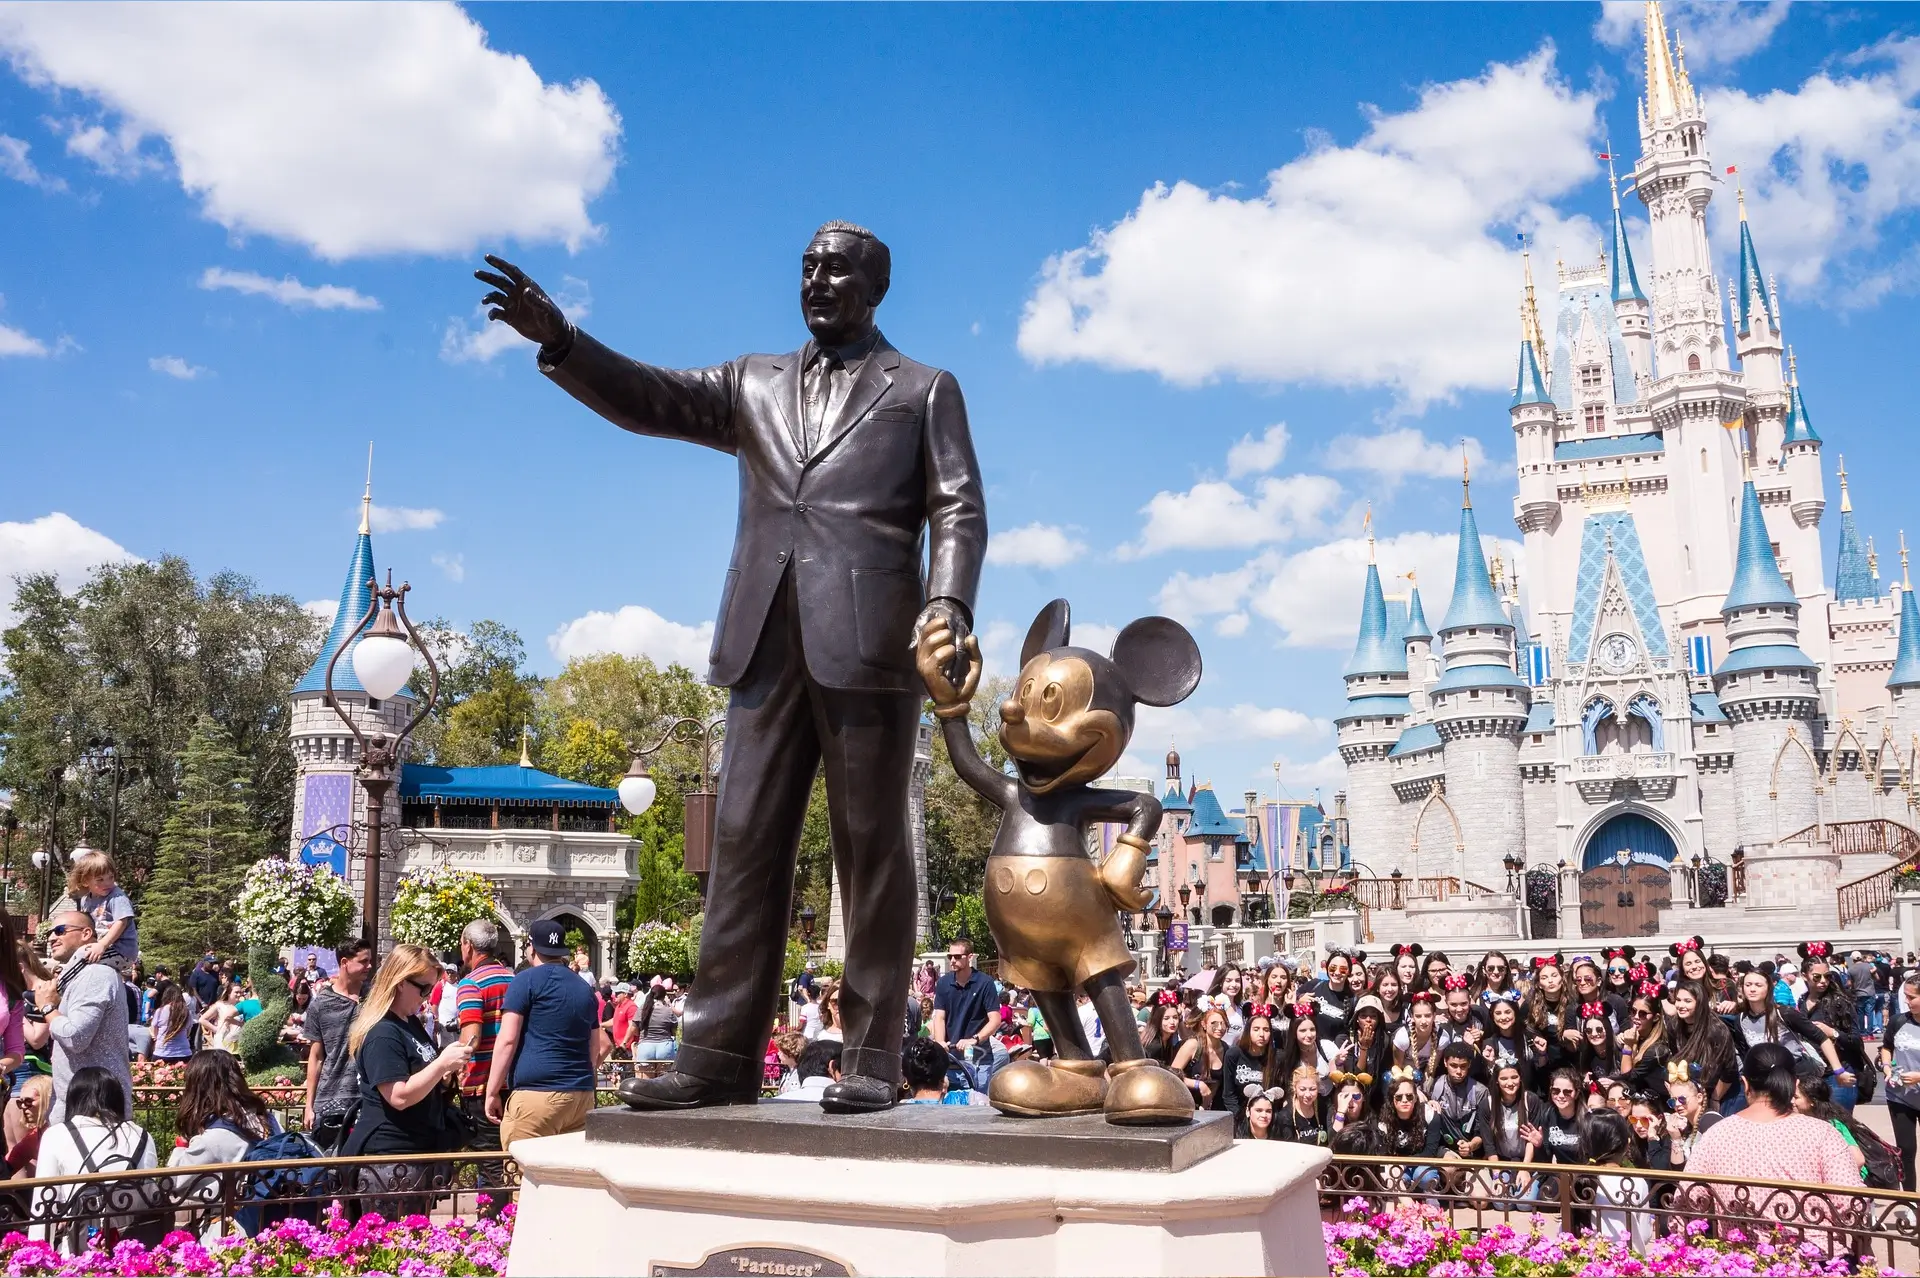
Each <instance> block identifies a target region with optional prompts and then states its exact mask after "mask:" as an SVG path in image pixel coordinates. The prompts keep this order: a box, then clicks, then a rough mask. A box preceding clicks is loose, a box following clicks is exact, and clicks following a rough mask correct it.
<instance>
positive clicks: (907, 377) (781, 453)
mask: <svg viewBox="0 0 1920 1278" xmlns="http://www.w3.org/2000/svg"><path fill="white" fill-rule="evenodd" d="M814 349H815V348H814V344H813V343H812V342H811V341H809V342H808V343H807V344H806V345H805V346H804V347H802V348H801V349H800V350H797V351H793V352H791V353H789V354H786V355H743V356H741V357H740V358H739V359H736V360H734V361H732V362H731V363H727V364H720V365H716V366H714V367H712V368H698V369H685V370H680V369H666V368H655V367H653V366H651V365H648V364H642V363H639V362H638V361H636V360H632V359H629V358H627V357H626V356H624V355H621V354H619V353H617V352H615V351H612V350H609V349H608V348H607V347H606V346H604V345H602V344H601V343H599V342H597V341H595V340H594V339H593V338H592V337H589V336H588V335H587V334H586V333H579V332H576V334H575V335H574V340H573V346H572V348H571V349H570V350H569V351H568V352H567V353H566V355H565V356H564V357H562V358H561V360H560V361H559V362H558V363H557V364H555V365H552V366H547V365H542V369H541V371H543V372H545V373H546V374H547V376H549V377H550V378H552V379H553V380H554V381H555V382H556V383H558V384H559V385H560V386H561V387H562V388H563V389H565V390H566V391H567V393H568V394H570V395H572V396H573V397H574V398H575V399H578V400H579V401H580V402H581V403H583V404H585V405H586V406H587V407H589V408H591V409H593V410H594V411H595V412H597V413H599V414H600V415H601V416H602V417H605V418H606V419H607V420H608V421H611V422H613V423H614V424H615V425H617V426H621V427H624V428H625V429H627V430H630V431H634V432H636V433H637V434H642V435H657V436H662V437H665V438H669V439H683V440H687V441H689V442H691V443H695V444H704V445H706V446H707V447H709V448H717V449H719V450H720V451H721V452H725V453H732V454H733V455H734V456H735V457H737V458H738V459H739V462H740V521H739V526H738V528H737V529H736V531H735V533H734V543H733V562H732V564H731V565H730V566H729V567H728V569H727V577H726V583H725V585H724V587H723V588H722V590H721V593H720V612H719V616H718V618H717V622H716V625H715V626H714V632H713V650H712V652H711V653H710V654H709V658H708V659H709V661H710V663H711V668H710V670H709V671H708V676H707V677H708V681H709V682H711V683H713V684H716V685H719V686H723V687H725V686H731V685H733V684H734V683H737V682H738V681H739V680H740V678H741V676H742V675H743V674H744V673H745V671H746V669H747V663H748V662H749V661H750V660H752V658H753V653H754V648H755V646H756V645H757V644H758V642H759V639H760V632H761V629H762V627H763V625H764V623H765V621H766V618H767V613H768V608H769V606H770V605H771V604H772V602H773V597H774V592H775V591H776V590H778V589H779V588H780V582H781V578H782V577H783V576H784V575H785V574H786V573H788V572H792V573H793V574H794V581H793V585H794V597H795V599H796V600H797V601H798V607H799V611H800V629H801V638H802V642H803V645H804V648H805V653H806V663H807V670H808V673H809V674H811V675H812V677H813V679H814V681H815V682H816V683H818V684H820V685H822V686H824V687H828V688H838V689H845V690H865V691H874V692H910V693H915V694H917V693H919V691H920V683H919V679H918V676H917V675H916V674H915V671H914V666H913V654H912V651H911V643H912V632H913V622H914V619H915V617H916V616H917V615H918V614H919V611H920V609H921V607H922V604H923V601H924V600H925V599H927V598H940V597H942V596H944V597H946V598H949V599H954V600H957V601H959V603H961V604H962V605H963V606H964V607H965V608H966V609H967V611H968V614H969V617H970V616H971V613H972V609H973V601H974V592H975V590H976V589H977V588H978V586H979V582H980V565H981V562H982V560H983V559H984V558H985V555H986V548H987V520H986V508H985V503H984V502H983V500H982V497H981V492H980V475H979V463H978V462H977V461H976V460H975V458H974V453H973V440H972V437H971V436H970V434H969V433H968V429H967V408H966V404H965V402H964V401H963V400H962V399H961V396H960V386H959V384H958V383H957V382H956V381H954V379H953V375H952V374H951V373H947V372H944V371H942V370H940V369H936V368H928V367H927V366H926V365H924V364H919V363H915V362H914V361H913V360H910V359H908V358H906V357H905V356H903V355H902V354H900V352H899V351H897V350H895V349H894V348H893V346H892V345H891V344H889V343H888V342H887V340H886V338H885V337H884V336H882V337H880V338H879V340H878V342H877V343H876V344H875V346H874V348H873V350H872V351H871V352H870V353H869V354H868V356H867V358H866V359H865V361H863V362H862V364H861V367H860V372H859V375H858V376H857V377H856V378H855V379H854V382H853V385H852V386H851V388H850V390H849V392H848V394H847V397H846V399H845V401H844V403H843V404H841V406H840V407H839V409H838V411H836V412H835V413H834V414H833V415H832V417H831V419H829V420H828V421H826V422H825V423H824V424H823V426H822V429H821V431H820V437H819V440H818V442H817V443H816V445H815V447H814V449H813V451H812V452H811V453H808V452H807V451H806V449H805V443H804V438H805V437H804V435H803V433H802V432H803V430H804V426H803V423H802V419H801V373H802V371H803V370H804V369H805V367H806V365H807V361H808V360H809V359H811V358H812V356H813V353H814ZM923 542H924V547H925V549H924V552H923ZM923 553H924V559H925V582H924V590H923V588H922V576H921V569H922V559H923Z"/></svg>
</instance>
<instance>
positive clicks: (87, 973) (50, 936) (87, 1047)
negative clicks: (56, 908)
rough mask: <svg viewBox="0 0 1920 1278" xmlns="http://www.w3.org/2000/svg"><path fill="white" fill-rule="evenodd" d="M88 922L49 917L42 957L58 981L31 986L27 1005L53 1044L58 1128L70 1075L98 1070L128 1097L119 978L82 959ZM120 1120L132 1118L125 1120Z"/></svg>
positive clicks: (71, 916) (66, 914)
mask: <svg viewBox="0 0 1920 1278" xmlns="http://www.w3.org/2000/svg"><path fill="white" fill-rule="evenodd" d="M94 939H95V938H94V931H93V920H92V919H91V918H89V917H88V916H87V915H85V914H82V913H80V912H79V911H78V910H65V911H62V912H61V913H59V914H56V915H54V916H53V926H52V927H50V928H48V929H47V951H48V953H49V954H51V955H52V957H53V961H54V965H55V966H56V967H57V968H58V969H59V975H58V976H56V977H51V978H48V979H46V980H40V981H35V982H34V985H33V1001H34V1002H35V1003H36V1004H37V1005H38V1006H39V1007H40V1008H41V1010H42V1011H44V1012H45V1013H46V1017H47V1032H48V1033H49V1034H50V1035H51V1036H52V1038H53V1111H52V1113H51V1114H50V1115H49V1116H48V1120H47V1121H48V1123H49V1124H50V1125H53V1126H58V1125H59V1124H60V1123H61V1122H62V1121H63V1120H64V1119H65V1118H66V1114H67V1087H68V1086H69V1085H70V1084H71V1083H72V1081H73V1075H74V1071H76V1070H79V1069H83V1068H85V1067H86V1066H88V1065H98V1066H100V1068H102V1069H104V1070H106V1071H107V1072H109V1073H111V1074H113V1075H114V1076H115V1077H116V1078H118V1079H119V1080H120V1086H121V1087H123V1088H124V1089H126V1095H127V1096H129V1097H131V1096H132V1095H133V1069H132V1067H131V1066H130V1065H129V1064H128V1060H127V999H126V995H125V994H124V993H122V991H121V981H120V973H118V972H116V971H115V970H114V969H113V968H111V967H108V966H107V965H106V964H105V963H89V962H88V961H87V959H86V956H85V955H84V954H83V953H82V951H83V950H85V949H86V948H87V947H88V946H89V945H92V944H93V942H94ZM126 1117H128V1118H131V1117H133V1115H132V1114H127V1115H126Z"/></svg>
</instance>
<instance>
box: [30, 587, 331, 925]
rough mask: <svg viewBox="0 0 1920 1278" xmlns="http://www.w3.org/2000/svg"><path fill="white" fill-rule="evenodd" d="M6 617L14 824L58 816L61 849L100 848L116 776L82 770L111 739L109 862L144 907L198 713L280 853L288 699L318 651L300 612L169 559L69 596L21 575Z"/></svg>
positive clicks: (285, 810) (282, 598) (287, 807)
mask: <svg viewBox="0 0 1920 1278" xmlns="http://www.w3.org/2000/svg"><path fill="white" fill-rule="evenodd" d="M13 611H14V612H15V614H16V615H17V616H18V618H19V620H18V622H17V624H15V625H14V626H13V627H11V628H10V629H8V630H7V631H5V633H4V634H0V669H4V671H5V676H4V682H0V790H9V791H11V792H12V793H13V796H14V800H15V807H16V811H17V813H18V815H19V817H20V820H21V823H22V824H23V825H25V826H27V827H29V828H32V829H35V830H43V829H44V828H45V827H46V823H47V821H48V818H49V817H50V816H51V817H54V818H55V819H56V820H55V838H54V845H55V848H56V850H60V851H64V850H65V849H67V848H71V847H72V846H73V845H74V844H75V843H76V842H77V841H78V835H79V830H80V826H81V823H82V822H83V821H84V822H85V823H86V826H87V829H88V833H89V838H90V841H91V842H93V843H94V844H95V845H96V846H104V845H105V843H106V834H107V831H108V828H109V808H110V805H111V803H112V793H113V779H112V772H111V770H109V769H106V768H95V767H88V766H86V765H85V763H84V760H85V758H86V757H87V755H88V753H89V751H88V747H89V745H90V744H91V743H94V742H98V741H102V740H105V739H111V740H112V742H113V743H114V748H115V752H116V753H117V755H118V757H119V761H120V763H121V765H122V769H123V772H122V775H123V776H124V779H125V784H124V786H123V788H122V792H121V795H120V820H119V833H118V845H117V848H116V851H117V852H118V854H119V856H120V859H121V861H122V862H123V866H122V876H121V877H122V879H123V880H124V881H125V882H126V884H127V887H128V891H129V892H130V893H131V894H132V895H133V896H134V898H135V899H136V901H137V900H139V899H140V898H141V895H142V892H143V886H142V885H143V884H144V882H145V881H146V878H147V875H148V874H149V872H150V871H151V870H152V868H153V864H154V858H155V856H156V854H157V850H158V845H159V841H160V837H161V829H162V825H163V823H164V822H165V821H166V819H167V815H168V812H169V810H170V808H171V806H172V804H173V802H174V800H175V799H176V798H177V797H178V795H179V793H180V784H181V777H182V772H181V766H180V760H181V755H182V753H183V751H184V750H185V749H186V747H187V743H188V741H189V739H190V738H191V737H192V736H193V734H194V731H195V725H196V724H197V722H198V721H199V719H200V718H201V717H202V716H206V717H208V718H210V719H211V720H212V721H213V722H214V723H215V724H216V725H218V726H219V728H220V729H221V730H222V731H224V732H225V733H226V735H227V739H228V742H229V743H230V745H231V746H232V747H233V749H234V750H235V752H236V753H237V754H238V756H239V757H240V759H241V760H242V761H243V767H242V772H243V775H244V777H245V779H246V781H247V783H248V785H247V794H248V799H247V803H248V820H249V822H250V823H251V824H252V825H253V827H254V828H255V829H257V830H258V831H260V832H261V833H262V835H263V836H264V838H265V839H266V840H267V841H268V842H269V843H272V844H274V845H276V846H284V843H285V841H286V839H287V838H288V833H289V827H290V826H291V823H292V805H293V785H292V778H293V775H294V760H293V753H292V749H291V747H290V745H289V743H288V740H287V730H286V729H287V713H288V709H287V693H288V691H289V690H290V689H291V688H292V687H293V685H294V683H295V682H296V681H297V680H298V679H299V677H300V675H301V674H302V673H304V672H305V670H306V668H307V667H308V665H310V664H311V663H312V661H313V657H314V654H315V652H316V651H317V650H318V648H319V643H320V625H319V622H318V621H317V620H316V619H315V618H314V617H313V616H312V615H311V614H309V613H308V612H307V611H306V610H305V609H303V608H302V607H301V606H300V605H299V604H298V603H297V602H296V601H295V600H293V599H292V598H290V597H288V596H286V595H270V594H262V593H260V592H259V591H258V590H257V589H256V588H255V587H254V585H253V583H252V582H250V581H249V580H247V579H246V578H245V577H242V576H240V575H238V574H235V573H218V574H215V575H214V576H212V577H210V578H208V579H206V580H205V581H201V580H199V579H198V578H196V577H195V575H194V573H193V571H192V569H191V568H190V567H189V566H188V565H187V563H186V561H185V560H183V559H179V558H176V557H171V556H169V557H166V558H163V559H160V560H157V561H155V562H152V563H133V564H111V565H107V566H104V567H101V568H98V569H96V570H95V571H94V572H93V573H92V574H91V575H90V576H89V577H88V579H87V581H86V582H85V584H83V585H82V586H81V587H80V589H79V590H77V591H75V592H74V593H73V594H71V595H68V594H65V593H63V592H62V591H61V590H60V588H59V585H58V583H57V582H56V581H55V579H54V578H53V577H52V576H50V575H44V574H42V575H30V576H26V577H22V578H20V579H19V581H18V583H17V587H16V590H15V595H14V608H13ZM95 757H96V759H97V760H100V761H102V762H104V759H103V758H102V756H100V755H98V754H96V756H95Z"/></svg>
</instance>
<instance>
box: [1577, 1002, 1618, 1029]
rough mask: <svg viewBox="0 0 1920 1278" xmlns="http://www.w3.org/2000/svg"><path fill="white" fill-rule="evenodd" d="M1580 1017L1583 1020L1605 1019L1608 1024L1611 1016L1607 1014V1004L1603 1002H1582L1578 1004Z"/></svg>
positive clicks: (1610, 1021)
mask: <svg viewBox="0 0 1920 1278" xmlns="http://www.w3.org/2000/svg"><path fill="white" fill-rule="evenodd" d="M1580 1019H1581V1020H1583V1021H1607V1022H1608V1023H1609V1024H1611V1023H1612V1018H1610V1017H1609V1016H1608V1015H1607V1005H1606V1004H1605V1003H1582V1004H1581V1005H1580Z"/></svg>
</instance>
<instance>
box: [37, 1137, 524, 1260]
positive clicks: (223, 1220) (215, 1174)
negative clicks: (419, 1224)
mask: <svg viewBox="0 0 1920 1278" xmlns="http://www.w3.org/2000/svg"><path fill="white" fill-rule="evenodd" d="M519 1188H520V1168H519V1165H518V1164H516V1163H515V1162H514V1161H513V1159H511V1158H510V1157H508V1156H507V1155H505V1154H500V1153H477V1152H472V1151H467V1152H461V1153H449V1154H376V1155H370V1156H367V1157H362V1158H324V1159H281V1160H273V1161H265V1160H263V1161H260V1162H249V1163H218V1164H209V1165H207V1166H204V1167H186V1168H181V1169H178V1170H170V1169H166V1168H152V1169H145V1170H140V1171H126V1170H118V1171H110V1172H94V1173H92V1174H90V1175H84V1176H62V1177H58V1178H47V1179H36V1180H11V1181H6V1182H0V1234H7V1233H12V1232H15V1231H18V1232H20V1233H24V1234H26V1235H28V1236H29V1237H30V1238H36V1239H41V1240H45V1241H51V1242H53V1243H55V1244H56V1245H59V1246H61V1247H62V1248H63V1249H65V1250H69V1251H73V1250H79V1249H81V1248H82V1247H83V1246H84V1245H85V1244H86V1242H87V1240H89V1239H95V1240H96V1241H98V1238H99V1231H105V1237H106V1239H108V1240H110V1241H111V1240H118V1239H121V1238H131V1239H134V1240H136V1241H139V1242H142V1243H146V1244H148V1245H152V1244H155V1243H158V1242H159V1241H160V1240H161V1239H162V1238H164V1237H165V1236H166V1235H167V1234H168V1233H170V1232H172V1231H173V1230H176V1229H180V1230H186V1231H187V1232H189V1233H192V1234H195V1235H200V1234H203V1233H205V1232H207V1231H208V1230H209V1229H210V1228H211V1227H213V1226H215V1225H221V1226H222V1229H221V1232H232V1233H248V1234H251V1233H255V1232H257V1231H258V1230H259V1229H260V1228H261V1227H262V1226H264V1225H267V1224H271V1223H273V1222H274V1221H278V1220H284V1219H287V1218H289V1217H294V1216H297V1217H300V1218H303V1219H309V1220H319V1219H321V1218H323V1217H324V1216H325V1214H326V1212H327V1210H328V1207H329V1206H330V1205H331V1204H333V1203H336V1202H337V1203H339V1204H340V1205H341V1208H342V1209H343V1210H344V1211H345V1212H346V1213H347V1214H348V1215H349V1216H354V1217H358V1216H360V1215H364V1214H366V1213H369V1212H378V1213H379V1214H380V1215H381V1216H382V1217H384V1218H386V1219H388V1220H398V1219H400V1218H402V1217H404V1216H409V1215H415V1214H418V1215H422V1216H430V1217H451V1216H464V1217H467V1218H470V1219H471V1218H473V1217H475V1216H483V1215H490V1214H493V1213H495V1212H497V1211H498V1210H499V1209H500V1208H501V1207H504V1206H505V1205H506V1204H507V1203H508V1202H510V1201H512V1200H513V1199H514V1198H515V1197H516V1196H517V1194H518V1193H519Z"/></svg>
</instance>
